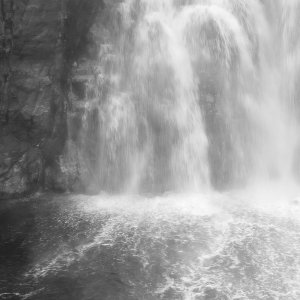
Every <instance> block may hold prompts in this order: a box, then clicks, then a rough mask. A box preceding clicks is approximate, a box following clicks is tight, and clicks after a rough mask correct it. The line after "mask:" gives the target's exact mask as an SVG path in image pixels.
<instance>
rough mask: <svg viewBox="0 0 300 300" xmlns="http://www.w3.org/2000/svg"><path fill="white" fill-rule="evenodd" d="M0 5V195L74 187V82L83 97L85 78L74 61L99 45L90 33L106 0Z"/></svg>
mask: <svg viewBox="0 0 300 300" xmlns="http://www.w3.org/2000/svg"><path fill="white" fill-rule="evenodd" d="M0 5H1V6H0V22H1V27H0V199H1V198H9V197H16V196H24V195H26V194H29V193H32V192H34V191H36V190H38V189H40V188H45V189H49V190H56V191H63V190H66V189H68V188H69V186H70V185H71V188H72V185H73V183H72V184H70V179H69V177H70V175H72V176H73V177H72V176H71V178H74V180H73V179H72V180H73V181H74V182H75V181H76V168H75V169H74V168H73V169H72V168H71V169H68V172H69V173H70V172H73V173H74V174H67V175H68V176H69V177H68V176H65V175H66V174H65V169H64V167H63V166H64V163H65V164H66V162H64V163H62V162H63V160H64V158H63V154H64V152H65V151H66V141H67V140H68V116H69V115H70V113H69V112H70V110H71V106H72V105H71V100H70V89H71V88H72V86H74V87H75V90H76V91H77V94H79V96H80V97H83V95H81V94H82V89H84V84H83V83H82V82H78V80H77V81H76V82H77V83H76V82H73V80H72V78H71V77H72V74H73V73H74V72H75V73H76V70H75V71H74V69H76V61H78V60H82V59H89V58H90V56H92V55H93V53H97V51H94V52H93V51H92V50H91V49H93V48H94V47H96V46H95V45H93V44H92V43H91V42H90V41H89V40H91V39H89V37H90V34H91V28H92V25H93V23H94V21H95V19H96V17H97V16H98V15H99V12H101V9H102V8H103V3H102V2H101V1H99V0H89V1H85V0H69V1H64V0H51V1H39V0H20V1H14V0H1V1H0ZM80 93H81V94H80ZM68 163H69V162H68ZM72 180H71V181H72ZM78 188H79V187H78Z"/></svg>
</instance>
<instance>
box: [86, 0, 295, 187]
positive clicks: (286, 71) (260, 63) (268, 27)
mask: <svg viewBox="0 0 300 300" xmlns="http://www.w3.org/2000/svg"><path fill="white" fill-rule="evenodd" d="M113 12H114V13H113V14H112V16H111V19H112V21H111V24H110V25H109V26H110V27H111V28H110V30H111V31H110V32H111V35H110V38H109V39H108V41H107V42H106V43H102V44H101V50H100V53H99V66H98V69H97V70H98V73H97V76H98V81H97V84H95V86H94V88H95V89H96V90H97V96H98V98H97V100H96V101H90V102H89V103H88V106H87V107H88V110H89V109H90V108H91V107H93V108H95V106H96V107H97V116H96V119H97V126H98V139H97V144H96V148H97V158H96V163H93V164H92V168H93V171H92V172H93V173H94V181H95V184H96V185H97V186H98V187H99V191H100V190H104V191H108V192H125V193H128V192H129V193H143V192H149V193H160V192H167V191H180V192H185V191H193V192H197V191H198V192H199V191H206V190H209V189H211V188H217V189H220V188H221V189H223V188H231V187H239V186H245V185H247V184H249V183H253V182H261V181H268V180H290V179H293V180H294V177H295V176H294V175H295V171H297V168H298V165H297V160H298V158H297V156H296V149H297V145H298V123H299V122H298V119H299V116H298V115H297V114H298V113H297V110H298V109H299V104H298V102H299V101H298V100H297V76H298V74H299V50H298V48H299V47H298V44H299V38H298V36H299V34H298V33H299V29H298V27H299V26H297V25H298V21H297V16H298V12H299V1H289V2H288V3H285V2H283V1H258V0H257V1H245V0H235V1H229V0H228V1H225V0H210V1H208V0H200V1H179V0H177V1H175V0H164V1H158V0H157V1H155V0H151V1H149V0H139V1H137V0H126V1H122V2H120V3H118V4H117V5H116V6H115V9H114V10H113ZM93 118H95V116H94V115H93ZM87 119H88V117H87ZM83 139H86V135H83ZM85 156H88V155H87V154H85ZM86 159H88V158H86Z"/></svg>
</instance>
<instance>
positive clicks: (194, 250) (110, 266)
mask: <svg viewBox="0 0 300 300" xmlns="http://www.w3.org/2000/svg"><path fill="white" fill-rule="evenodd" d="M299 203H300V202H299V199H298V198H297V197H296V196H295V194H293V193H291V194H289V195H286V194H285V193H281V191H279V190H276V189H273V191H272V193H270V192H260V193H256V192H254V190H253V189H252V192H251V193H250V192H249V191H247V192H246V191H244V192H241V191H235V192H230V193H225V194H222V195H221V194H218V193H215V194H210V195H200V194H177V195H175V194H166V195H164V196H160V197H150V196H149V197H145V196H143V197H142V196H107V195H105V194H103V195H99V196H91V197H89V196H80V195H67V196H56V195H37V196H35V197H33V198H30V199H23V200H15V201H4V202H1V203H0V228H1V231H0V232H1V240H0V245H1V246H0V299H32V300H42V299H43V300H48V299H53V300H54V299H58V300H63V299H73V300H75V299H78V300H92V299H101V300H108V299H111V300H117V299H120V300H125V299H128V300H142V299H145V300H156V299H168V300H177V299H184V300H192V299H197V300H204V299H206V300H208V299H211V300H212V299H219V300H221V299H222V300H225V299H235V300H242V299H243V300H244V299H245V300H246V299H268V300H271V299H282V300H288V299H291V300H292V299H293V300H298V299H300V222H299V215H300V205H299Z"/></svg>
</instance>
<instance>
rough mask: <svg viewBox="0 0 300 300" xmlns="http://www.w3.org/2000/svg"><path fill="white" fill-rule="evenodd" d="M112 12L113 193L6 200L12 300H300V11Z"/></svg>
mask: <svg viewBox="0 0 300 300" xmlns="http://www.w3.org/2000/svg"><path fill="white" fill-rule="evenodd" d="M105 2H106V6H107V7H108V8H107V11H106V19H105V21H103V22H102V23H101V24H100V25H101V26H100V25H99V29H98V30H99V32H100V34H99V36H100V37H99V40H100V41H99V43H100V44H101V47H100V53H99V63H98V65H97V66H95V68H94V69H95V78H96V79H95V81H91V82H90V83H89V91H88V92H90V93H87V94H90V96H88V95H87V99H85V100H86V102H85V103H86V105H85V114H84V116H83V123H84V126H83V128H82V129H81V132H80V136H81V148H80V158H81V160H80V164H81V165H84V166H85V168H86V170H87V176H86V185H87V187H88V186H89V185H90V186H93V187H94V190H95V187H96V190H97V192H99V196H93V197H87V196H79V195H77V196H68V197H67V196H66V197H63V198H62V197H50V196H47V197H46V196H39V197H38V196H37V197H36V198H34V199H28V200H24V201H22V202H16V201H10V202H3V203H1V206H0V222H1V226H2V228H4V229H5V230H3V232H4V233H3V234H2V235H1V245H3V247H1V251H0V259H1V260H2V264H1V266H0V299H36V300H38V299H43V300H47V299H75V300H76V299H78V300H79V299H80V300H91V299H101V300H102V299H105V300H117V299H120V300H126V299H128V300H135V299H136V300H142V299H145V300H152V299H153V300H156V299H165V300H177V299H178V300H179V299H182V300H213V299H215V300H217V299H218V300H226V299H228V300H229V299H232V300H246V299H247V300H248V299H249V300H250V299H265V300H271V299H274V300H275V299H280V300H281V299H282V300H298V299H300V223H299V213H300V211H299V204H300V202H299V201H300V200H299V198H298V196H299V189H298V187H297V186H298V180H299V174H300V172H299V171H300V165H299V162H300V152H299V149H300V146H299V145H300V144H299V120H300V116H299V112H300V111H299V108H300V106H299V103H300V102H299V99H298V98H299V87H298V86H299V85H298V79H299V78H300V72H299V71H300V47H299V41H300V39H299V36H300V1H298V0H198V1H197V0H124V1H115V2H113V1H111V2H110V1H105ZM104 23H105V26H104V25H103V24H104ZM221 191H222V192H221ZM2 283H3V284H2Z"/></svg>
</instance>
